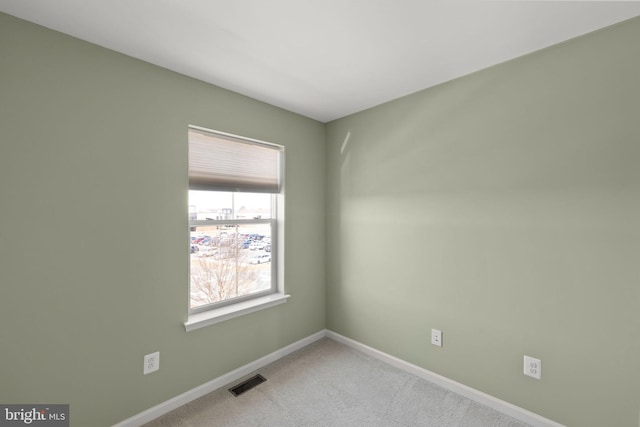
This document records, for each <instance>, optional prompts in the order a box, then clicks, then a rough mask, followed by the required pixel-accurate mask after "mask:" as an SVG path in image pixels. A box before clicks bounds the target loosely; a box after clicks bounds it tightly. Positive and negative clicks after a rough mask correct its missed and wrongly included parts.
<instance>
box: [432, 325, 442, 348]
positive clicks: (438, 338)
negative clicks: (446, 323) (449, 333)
mask: <svg viewBox="0 0 640 427" xmlns="http://www.w3.org/2000/svg"><path fill="white" fill-rule="evenodd" d="M431 344H433V345H437V346H438V347H442V331H440V330H438V329H431Z"/></svg>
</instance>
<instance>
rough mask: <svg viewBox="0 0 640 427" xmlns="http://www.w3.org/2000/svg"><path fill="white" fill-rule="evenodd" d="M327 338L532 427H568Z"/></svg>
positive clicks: (357, 344) (360, 346)
mask: <svg viewBox="0 0 640 427" xmlns="http://www.w3.org/2000/svg"><path fill="white" fill-rule="evenodd" d="M326 336H327V338H330V339H332V340H334V341H337V342H339V343H342V344H344V345H346V346H349V347H351V348H353V349H355V350H358V351H360V352H362V353H365V354H367V355H369V356H371V357H373V358H375V359H378V360H380V361H382V362H385V363H387V364H388V365H391V366H394V367H396V368H398V369H401V370H403V371H405V372H408V373H410V374H412V375H415V376H417V377H419V378H422V379H424V380H427V381H429V382H431V383H434V384H437V385H439V386H440V387H443V388H446V389H447V390H451V391H452V392H454V393H457V394H459V395H461V396H464V397H466V398H468V399H471V400H473V401H475V402H477V403H480V404H482V405H484V406H488V407H489V408H492V409H495V410H496V411H499V412H502V413H503V414H505V415H508V416H510V417H512V418H515V419H517V420H519V421H522V422H524V423H527V424H530V425H531V426H533V427H565V426H563V425H562V424H559V423H557V422H555V421H552V420H550V419H548V418H545V417H543V416H540V415H538V414H535V413H533V412H531V411H527V410H526V409H523V408H520V407H519V406H515V405H512V404H511V403H509V402H505V401H504V400H500V399H498V398H497V397H493V396H491V395H489V394H486V393H483V392H481V391H478V390H476V389H474V388H471V387H468V386H466V385H464V384H460V383H459V382H456V381H453V380H450V379H449V378H446V377H443V376H442V375H439V374H436V373H435V372H431V371H429V370H427V369H424V368H421V367H419V366H416V365H413V364H411V363H409V362H405V361H404V360H402V359H398V358H397V357H394V356H391V355H389V354H386V353H383V352H381V351H379V350H376V349H375V348H372V347H369V346H367V345H364V344H362V343H360V342H358V341H354V340H352V339H351V338H347V337H345V336H343V335H340V334H337V333H335V332H332V331H329V330H327V331H326Z"/></svg>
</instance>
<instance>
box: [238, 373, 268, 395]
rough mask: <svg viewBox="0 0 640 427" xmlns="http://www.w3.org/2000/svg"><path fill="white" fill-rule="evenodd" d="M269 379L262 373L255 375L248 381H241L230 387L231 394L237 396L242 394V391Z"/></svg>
mask: <svg viewBox="0 0 640 427" xmlns="http://www.w3.org/2000/svg"><path fill="white" fill-rule="evenodd" d="M266 380H267V379H266V378H265V377H263V376H262V375H260V374H258V375H255V376H253V377H251V378H249V379H248V380H246V381H243V382H241V383H240V384H238V385H237V386H235V387H231V388H230V389H229V391H230V392H231V394H233V395H234V396H235V397H238V396H240V395H241V394H242V393H244V392H245V391H249V390H251V389H252V388H254V387H255V386H257V385H258V384H262V383H263V382H265V381H266Z"/></svg>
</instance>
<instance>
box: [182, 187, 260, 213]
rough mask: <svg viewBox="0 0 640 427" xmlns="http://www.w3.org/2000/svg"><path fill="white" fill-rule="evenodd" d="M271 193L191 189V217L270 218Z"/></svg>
mask: <svg viewBox="0 0 640 427" xmlns="http://www.w3.org/2000/svg"><path fill="white" fill-rule="evenodd" d="M271 197H272V196H271V194H266V193H229V192H222V191H196V190H189V219H190V220H202V219H214V220H216V219H218V220H226V219H269V218H271Z"/></svg>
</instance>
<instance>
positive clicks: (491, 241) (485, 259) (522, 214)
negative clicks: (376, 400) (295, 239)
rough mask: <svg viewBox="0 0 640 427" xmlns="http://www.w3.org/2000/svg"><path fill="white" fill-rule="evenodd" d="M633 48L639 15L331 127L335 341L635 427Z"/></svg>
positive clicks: (638, 396)
mask: <svg viewBox="0 0 640 427" xmlns="http://www.w3.org/2000/svg"><path fill="white" fill-rule="evenodd" d="M638 41H640V18H636V19H634V20H631V21H627V22H624V23H622V24H619V25H616V26H613V27H610V28H607V29H605V30H601V31H598V32H596V33H592V34H590V35H587V36H584V37H581V38H578V39H574V40H572V41H569V42H566V43H562V44H560V45H556V46H554V47H551V48H548V49H545V50H542V51H539V52H536V53H533V54H530V55H527V56H525V57H521V58H519V59H516V60H513V61H509V62H507V63H503V64H500V65H497V66H494V67H492V68H489V69H486V70H483V71H480V72H477V73H474V74H472V75H469V76H466V77H464V78H460V79H457V80H454V81H451V82H448V83H446V84H442V85H439V86H437V87H434V88H431V89H428V90H425V91H422V92H419V93H416V94H413V95H410V96H407V97H404V98H402V99H399V100H396V101H393V102H390V103H387V104H384V105H381V106H379V107H376V108H373V109H370V110H367V111H364V112H361V113H358V114H354V115H352V116H349V117H346V118H343V119H340V120H337V121H334V122H332V123H330V124H329V125H328V127H327V140H328V151H327V177H328V180H327V195H328V196H327V202H328V232H329V234H328V244H327V249H328V251H327V254H328V265H329V268H328V270H327V327H328V329H331V330H333V331H336V332H338V333H340V334H344V335H346V336H348V337H350V338H353V339H355V340H357V341H360V342H362V343H365V344H368V345H370V346H372V347H374V348H377V349H380V350H382V351H384V352H387V353H390V354H392V355H395V356H397V357H399V358H401V359H404V360H407V361H409V362H412V363H415V364H417V365H420V366H422V367H425V368H427V369H429V370H432V371H434V372H437V373H439V374H442V375H444V376H446V377H448V378H451V379H453V380H456V381H459V382H461V383H463V384H466V385H468V386H471V387H474V388H476V389H478V390H481V391H483V392H486V393H488V394H491V395H493V396H496V397H498V398H501V399H504V400H506V401H508V402H511V403H513V404H515V405H518V406H521V407H523V408H526V409H528V410H531V411H533V412H536V413H538V414H541V415H543V416H545V417H548V418H551V419H553V420H556V421H558V422H560V423H563V424H566V425H569V426H576V427H578V426H579V427H603V426H616V427H631V426H633V427H636V426H638V406H639V405H640V368H639V366H640V363H638V362H639V361H640V284H639V279H640V275H639V274H638V271H639V270H638V269H639V266H640V166H639V165H640V116H639V113H640V55H638ZM389 78H393V76H389ZM431 328H436V329H442V330H443V332H444V335H443V342H444V347H442V348H438V347H435V346H432V345H430V344H429V339H430V329H431ZM524 354H527V355H530V356H534V357H538V358H541V359H542V366H543V374H542V380H541V381H537V380H534V379H531V378H528V377H525V376H524V375H523V374H522V364H523V361H522V358H523V355H524Z"/></svg>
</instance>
